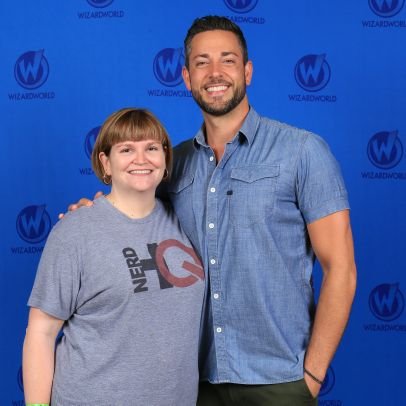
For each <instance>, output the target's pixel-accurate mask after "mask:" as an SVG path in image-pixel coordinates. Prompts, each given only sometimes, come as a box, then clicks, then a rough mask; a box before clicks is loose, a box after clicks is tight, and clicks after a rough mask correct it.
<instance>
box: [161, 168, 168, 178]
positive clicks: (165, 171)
mask: <svg viewBox="0 0 406 406" xmlns="http://www.w3.org/2000/svg"><path fill="white" fill-rule="evenodd" d="M168 176H169V171H168V169H166V168H165V170H164V176H163V177H162V180H165V179H168Z"/></svg>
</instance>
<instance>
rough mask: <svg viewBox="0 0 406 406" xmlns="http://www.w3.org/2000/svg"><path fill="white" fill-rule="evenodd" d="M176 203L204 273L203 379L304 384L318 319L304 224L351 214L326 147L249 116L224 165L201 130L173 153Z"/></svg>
mask: <svg viewBox="0 0 406 406" xmlns="http://www.w3.org/2000/svg"><path fill="white" fill-rule="evenodd" d="M169 195H170V198H171V200H172V203H173V205H174V208H175V210H176V213H177V215H178V217H179V219H180V221H181V225H182V227H183V229H184V231H185V232H186V234H187V235H188V237H189V238H190V239H191V241H192V243H193V244H194V246H195V247H196V248H197V249H198V250H199V252H200V254H201V256H202V259H203V262H204V265H205V272H206V274H207V278H206V283H207V289H206V296H205V306H204V312H203V315H202V326H201V327H202V330H201V353H200V374H201V375H200V378H201V380H209V381H210V382H216V383H218V382H232V383H241V384H269V383H279V382H288V381H294V380H298V379H301V378H302V377H303V359H304V353H305V350H306V347H307V344H308V341H309V337H310V329H311V325H312V321H313V315H314V301H313V288H312V269H313V264H314V260H315V256H314V252H313V250H312V248H311V244H310V241H309V235H308V232H307V227H306V225H307V224H308V223H311V222H313V221H315V220H317V219H319V218H321V217H324V216H327V215H329V214H332V213H334V212H336V211H339V210H344V209H347V208H348V207H349V206H348V201H347V193H346V190H345V186H344V183H343V180H342V177H341V174H340V170H339V167H338V165H337V162H336V160H335V159H334V157H333V156H332V154H331V152H330V150H329V148H328V146H327V145H326V143H325V142H324V141H323V140H322V139H321V138H320V137H318V136H316V135H314V134H312V133H309V132H307V131H304V130H300V129H297V128H294V127H291V126H288V125H286V124H282V123H280V122H277V121H274V120H270V119H267V118H264V117H260V116H259V115H258V114H257V113H256V112H255V111H254V109H253V108H251V109H250V111H249V113H248V115H247V117H246V119H245V121H244V123H243V125H242V127H241V129H240V131H239V132H238V133H237V134H236V135H235V136H234V138H233V139H232V140H231V141H230V142H228V143H227V144H226V147H225V151H224V154H223V156H222V157H221V159H220V161H219V162H216V159H215V155H214V152H213V150H212V149H211V148H210V146H209V145H208V144H207V142H206V139H205V134H204V127H202V129H201V130H200V131H199V132H198V133H197V135H196V136H195V137H194V139H192V140H189V141H185V142H184V143H182V144H180V145H179V146H178V147H177V148H176V149H175V165H174V171H173V175H172V180H171V183H170V185H169Z"/></svg>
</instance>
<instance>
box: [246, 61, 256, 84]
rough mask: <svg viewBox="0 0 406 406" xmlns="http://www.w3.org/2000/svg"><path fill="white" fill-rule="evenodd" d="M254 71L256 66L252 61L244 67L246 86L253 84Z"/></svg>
mask: <svg viewBox="0 0 406 406" xmlns="http://www.w3.org/2000/svg"><path fill="white" fill-rule="evenodd" d="M253 71H254V66H253V64H252V61H248V62H247V63H246V64H245V67H244V76H245V84H246V85H247V86H248V85H249V84H251V79H252V74H253Z"/></svg>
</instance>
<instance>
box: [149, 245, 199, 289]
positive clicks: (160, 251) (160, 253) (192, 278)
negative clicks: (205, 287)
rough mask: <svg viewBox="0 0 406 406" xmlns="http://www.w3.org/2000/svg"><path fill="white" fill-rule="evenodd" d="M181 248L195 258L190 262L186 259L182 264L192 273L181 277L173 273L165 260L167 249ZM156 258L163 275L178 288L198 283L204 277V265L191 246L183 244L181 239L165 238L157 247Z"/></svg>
mask: <svg viewBox="0 0 406 406" xmlns="http://www.w3.org/2000/svg"><path fill="white" fill-rule="evenodd" d="M173 247H176V248H179V249H181V250H182V251H184V252H186V253H187V254H188V255H190V257H191V258H192V259H193V261H194V262H189V261H184V262H183V264H182V268H183V269H185V270H187V271H188V272H190V273H191V275H188V276H185V277H179V276H175V275H173V274H172V273H171V271H170V270H169V268H168V265H167V264H166V262H165V259H164V255H165V251H166V250H167V249H168V248H173ZM155 260H156V263H157V266H158V269H159V271H160V273H161V274H162V276H163V277H164V278H165V279H166V280H167V281H168V282H169V283H170V284H172V285H173V286H176V287H178V288H186V287H188V286H191V285H193V284H194V283H196V282H197V281H198V280H199V279H204V270H203V265H202V263H201V261H200V259H199V257H198V256H197V254H196V253H195V251H194V250H193V248H191V247H187V246H186V245H184V244H182V243H181V242H180V241H177V240H165V241H162V242H161V243H160V244H159V245H158V247H157V249H156V255H155Z"/></svg>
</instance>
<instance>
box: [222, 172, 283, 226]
mask: <svg viewBox="0 0 406 406" xmlns="http://www.w3.org/2000/svg"><path fill="white" fill-rule="evenodd" d="M278 178H279V165H273V166H269V165H254V166H252V165H251V166H247V167H238V168H234V169H232V171H231V175H230V188H229V191H228V192H227V195H228V205H229V216H230V223H231V224H233V225H235V226H239V227H249V226H251V225H253V224H258V223H263V222H264V221H265V220H266V219H267V218H268V217H269V216H270V215H271V213H272V210H273V208H274V205H275V201H276V193H275V192H276V185H277V182H278Z"/></svg>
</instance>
